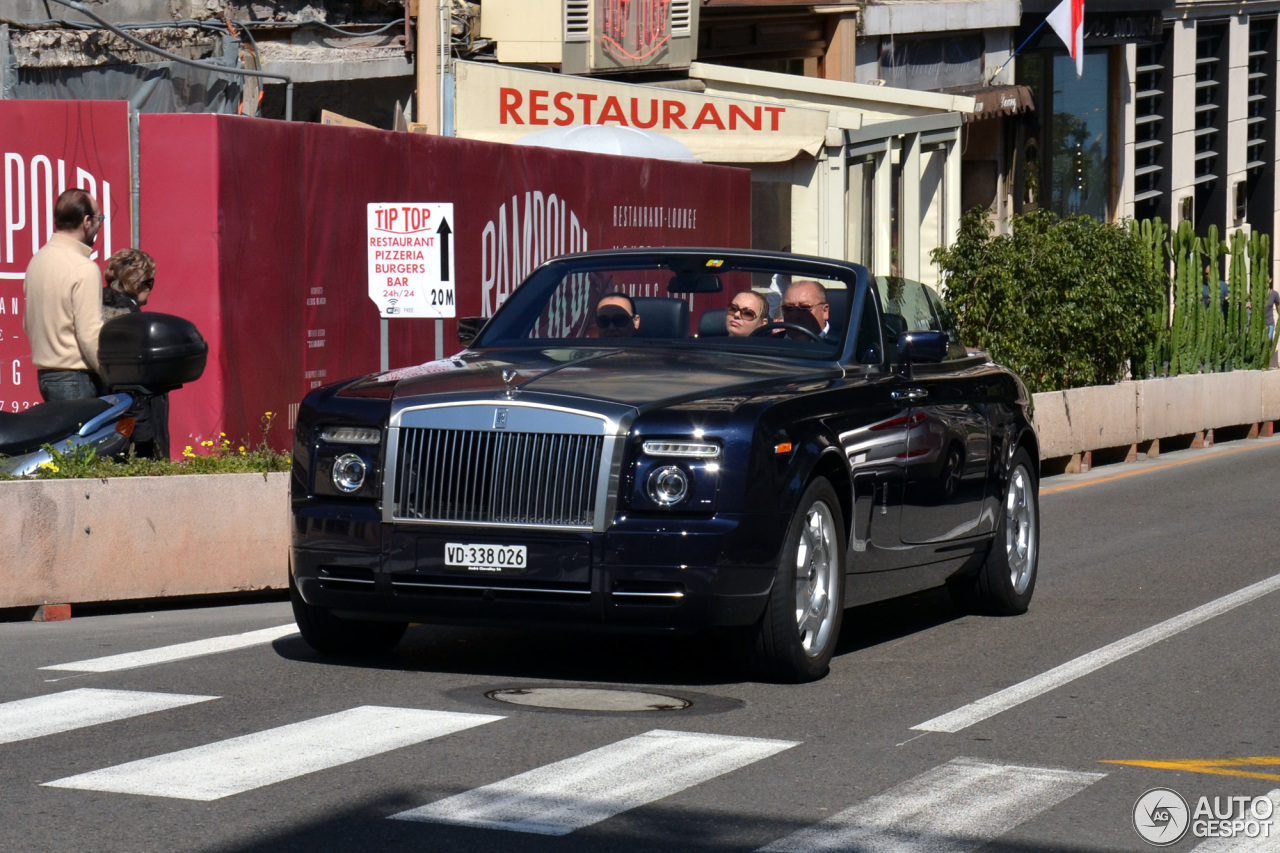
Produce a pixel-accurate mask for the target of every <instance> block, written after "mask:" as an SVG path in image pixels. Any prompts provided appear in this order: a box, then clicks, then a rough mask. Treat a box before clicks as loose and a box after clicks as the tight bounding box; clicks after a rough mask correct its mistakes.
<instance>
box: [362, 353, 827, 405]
mask: <svg viewBox="0 0 1280 853" xmlns="http://www.w3.org/2000/svg"><path fill="white" fill-rule="evenodd" d="M507 372H512V373H508V375H509V377H510V384H509V386H508V382H507V380H506V379H504V375H503V374H504V373H507ZM841 374H842V371H841V369H840V368H839V367H838V366H836V365H832V364H821V363H814V362H811V361H810V362H806V361H801V360H797V359H790V358H770V357H767V356H758V355H749V354H742V353H733V352H717V351H710V350H698V351H690V350H688V349H677V348H645V349H626V350H622V349H618V350H610V349H599V348H591V349H587V348H583V349H571V348H559V349H514V348H513V349H505V350H484V351H479V352H471V351H468V352H464V353H461V354H460V355H457V356H454V357H453V358H448V359H442V360H439V361H432V362H427V363H426V364H421V365H417V366H416V367H409V368H402V369H399V370H393V371H390V372H388V373H384V374H378V375H375V376H370V377H368V378H367V379H365V380H362V381H361V382H360V383H357V385H356V386H353V388H352V389H351V390H353V391H355V392H356V393H359V389H360V386H369V385H375V384H376V385H383V386H384V387H385V384H386V383H390V382H394V383H395V389H394V392H393V396H394V398H395V399H396V400H397V401H398V402H399V403H402V404H403V403H408V402H409V400H410V398H420V397H426V396H435V395H457V396H458V397H460V398H461V397H465V398H468V399H472V400H474V399H476V398H478V397H479V398H483V397H485V396H487V395H493V396H494V397H495V398H496V397H499V396H505V392H506V391H507V389H508V387H510V388H511V389H512V390H514V391H515V392H516V393H515V397H514V398H512V399H519V397H520V396H521V395H526V396H528V397H542V396H544V395H545V396H550V397H556V398H566V397H567V398H575V399H578V400H595V401H600V402H602V403H609V404H614V405H621V406H627V407H632V408H635V409H639V410H645V409H649V408H653V407H656V406H664V405H674V404H676V403H680V402H684V401H687V400H693V399H698V398H702V397H710V396H722V395H726V394H736V395H750V394H751V392H752V391H755V390H763V388H768V389H771V390H775V391H776V390H777V389H778V384H779V383H780V382H796V383H800V382H809V381H812V380H814V379H825V378H830V377H833V376H840V375H841ZM755 386H763V388H761V389H757V388H756V387H755Z"/></svg>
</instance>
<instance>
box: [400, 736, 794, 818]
mask: <svg viewBox="0 0 1280 853" xmlns="http://www.w3.org/2000/svg"><path fill="white" fill-rule="evenodd" d="M796 745H797V741H789V740H765V739H763V738H749V737H729V736H727V735H710V734H698V733H694V732H671V731H662V730H660V729H655V730H654V731H651V732H646V733H645V734H642V735H637V736H636V737H631V738H627V739H626V740H622V741H618V742H617V743H612V744H609V745H608V746H602V747H600V748H599V749H593V750H591V751H590V752H584V753H583V754H582V755H577V756H574V757H573V758H566V759H565V760H564V761H557V762H555V763H554V764H548V765H546V766H544V767H539V768H536V769H534V770H530V771H529V772H527V773H521V774H519V775H517V776H512V777H510V778H508V779H503V780H502V781H501V782H495V783H493V784H492V785H485V786H484V787H482V788H476V789H474V790H471V791H467V792H465V793H462V794H458V795H457V796H454V797H449V798H447V799H444V800H439V801H437V802H434V803H430V804H428V805H425V806H421V807H419V808H416V809H411V810H409V811H406V812H400V813H399V814H395V815H392V816H391V817H392V818H394V819H396V820H417V821H425V822H429V823H448V824H456V825H459V826H475V827H482V828H486V829H509V830H512V831H515V832H531V833H537V834H539V835H567V834H569V833H570V832H573V831H574V830H575V829H581V828H582V827H584V826H591V825H592V824H594V823H599V822H600V821H602V820H605V819H606V818H610V817H613V816H614V815H616V814H620V813H622V812H624V811H627V810H628V809H633V808H636V807H637V806H643V805H645V804H647V803H651V802H654V801H655V800H660V799H662V798H663V797H668V796H670V795H672V794H675V793H677V792H679V791H683V790H684V789H686V788H689V787H692V786H694V785H697V784H698V783H700V782H705V781H707V780H708V779H714V778H715V777H717V776H720V775H722V774H724V773H728V772H729V771H731V770H737V769H738V768H740V767H745V766H746V765H748V764H751V763H753V762H756V761H759V760H760V759H762V758H768V757H769V756H771V755H774V754H776V753H779V752H782V751H783V750H784V749H790V748H791V747H793V746H796Z"/></svg>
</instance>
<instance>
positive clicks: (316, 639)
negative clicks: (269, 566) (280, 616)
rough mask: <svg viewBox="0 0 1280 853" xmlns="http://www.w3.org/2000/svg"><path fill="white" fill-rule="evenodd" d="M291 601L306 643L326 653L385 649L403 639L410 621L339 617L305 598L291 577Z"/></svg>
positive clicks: (357, 653)
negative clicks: (358, 619) (309, 602)
mask: <svg viewBox="0 0 1280 853" xmlns="http://www.w3.org/2000/svg"><path fill="white" fill-rule="evenodd" d="M289 602H290V603H291V604H292V605H293V620H294V621H295V622H297V623H298V631H299V632H300V633H301V634H302V639H303V640H304V641H306V644H307V645H308V646H310V647H311V648H313V649H315V650H316V651H317V652H320V654H323V655H367V654H374V653H376V652H385V651H387V650H388V649H390V648H392V647H393V646H395V644H396V643H398V642H400V638H401V637H403V636H404V632H405V629H407V628H408V627H409V623H407V622H372V621H357V620H354V619H340V618H339V617H337V616H334V615H333V613H332V612H330V611H329V609H328V608H325V607H316V606H315V605H312V604H307V603H306V602H305V601H303V600H302V594H301V593H299V592H298V587H297V585H296V584H295V583H294V582H293V577H292V575H291V576H290V577H289Z"/></svg>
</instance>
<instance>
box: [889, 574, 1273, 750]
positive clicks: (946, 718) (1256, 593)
mask: <svg viewBox="0 0 1280 853" xmlns="http://www.w3.org/2000/svg"><path fill="white" fill-rule="evenodd" d="M1277 589H1280V575H1273V576H1271V577H1269V578H1267V579H1266V580H1261V581H1258V582H1257V583H1255V584H1251V585H1249V586H1246V587H1245V588H1244V589H1240V590H1237V591H1236V592H1233V593H1231V594H1230V595H1224V596H1223V597H1222V598H1218V599H1215V600H1213V601H1210V602H1209V603H1208V604H1203V605H1201V606H1199V607H1197V608H1196V609H1194V610H1188V611H1187V612H1186V613H1183V614H1181V615H1179V616H1174V617H1173V618H1172V619H1166V620H1165V621H1163V622H1160V623H1159V624H1157V625H1152V626H1151V627H1150V628H1147V629H1146V630H1143V631H1139V632H1138V633H1136V634H1131V635H1130V636H1128V637H1125V638H1124V639H1122V640H1116V641H1115V642H1114V643H1111V644H1109V645H1106V646H1103V647H1102V648H1100V649H1096V650H1094V651H1092V652H1089V653H1088V654H1085V655H1081V656H1080V657H1078V658H1076V659H1074V660H1069V661H1067V662H1066V663H1064V664H1062V665H1060V666H1056V667H1054V668H1053V669H1051V670H1049V671H1048V672H1042V673H1041V674H1040V675H1037V676H1034V677H1033V678H1028V679H1027V680H1026V681H1022V682H1019V683H1018V684H1015V685H1013V686H1012V687H1006V688H1005V689H1004V690H1001V691H999V692H996V693H992V694H991V695H990V696H985V697H983V698H982V699H979V700H977V701H976V702H971V703H969V704H968V705H965V706H963V707H961V708H957V709H956V710H954V711H950V712H948V713H946V714H943V715H942V716H940V717H934V718H933V719H931V720H926V721H925V722H923V723H921V724H920V725H918V726H912V727H911V728H912V730H913V731H925V732H958V731H960V730H962V729H966V728H968V727H969V726H972V725H973V724H974V723H980V722H982V721H983V720H985V719H987V718H988V717H994V716H995V715H996V714H999V713H1001V712H1002V711H1007V710H1009V709H1010V708H1013V707H1016V706H1018V705H1021V704H1022V703H1023V702H1026V701H1028V700H1030V699H1034V698H1036V697H1037V696H1039V695H1041V694H1042V693H1048V692H1049V691H1050V690H1055V689H1057V688H1059V687H1061V686H1062V685H1064V684H1067V683H1068V682H1071V681H1075V680H1076V679H1077V678H1081V677H1082V676H1085V675H1088V674H1089V673H1091V672H1094V671H1095V670H1099V669H1102V668H1103V667H1104V666H1106V665H1107V664H1111V663H1115V662H1116V661H1118V660H1120V659H1121V658H1125V657H1128V656H1129V655H1131V654H1133V653H1134V652H1140V651H1142V650H1143V649H1145V648H1147V646H1152V645H1155V644H1156V643H1158V642H1160V641H1161V640H1166V639H1168V638H1169V637H1172V636H1173V635H1175V634H1178V633H1181V632H1182V631H1185V630H1187V629H1188V628H1194V627H1195V626H1197V625H1199V624H1201V623H1202V622H1207V621H1209V620H1210V619H1212V618H1213V617H1215V616H1221V615H1222V614H1223V613H1226V612H1228V611H1230V610H1234V609H1235V608H1237V607H1239V606H1241V605H1242V604H1248V603H1249V602H1251V601H1253V600H1255V599H1258V598H1261V597H1262V596H1264V595H1266V594H1268V593H1270V592H1274V591H1275V590H1277Z"/></svg>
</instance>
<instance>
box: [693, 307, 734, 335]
mask: <svg viewBox="0 0 1280 853" xmlns="http://www.w3.org/2000/svg"><path fill="white" fill-rule="evenodd" d="M724 315H725V309H723V308H708V309H707V310H706V311H703V312H702V316H701V317H699V318H698V337H700V338H723V337H725V336H727V335H728V334H729V330H728V329H727V328H726V327H725V325H724Z"/></svg>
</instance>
